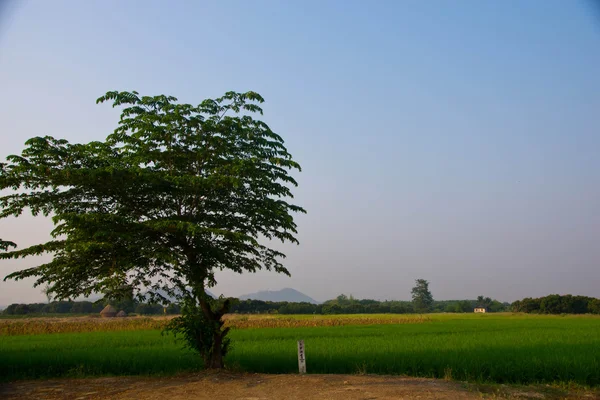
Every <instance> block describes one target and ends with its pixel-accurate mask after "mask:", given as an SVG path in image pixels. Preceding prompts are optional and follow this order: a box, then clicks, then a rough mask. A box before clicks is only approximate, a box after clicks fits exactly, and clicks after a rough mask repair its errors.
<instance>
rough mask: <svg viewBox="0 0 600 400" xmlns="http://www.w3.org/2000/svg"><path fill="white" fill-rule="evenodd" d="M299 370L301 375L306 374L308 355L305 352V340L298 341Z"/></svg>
mask: <svg viewBox="0 0 600 400" xmlns="http://www.w3.org/2000/svg"><path fill="white" fill-rule="evenodd" d="M298 370H299V371H300V373H301V374H305V373H306V354H305V352H304V340H298Z"/></svg>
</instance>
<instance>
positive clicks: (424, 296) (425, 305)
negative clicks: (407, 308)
mask: <svg viewBox="0 0 600 400" xmlns="http://www.w3.org/2000/svg"><path fill="white" fill-rule="evenodd" d="M415 282H416V284H415V286H414V287H413V288H412V290H411V293H412V300H413V306H414V310H415V312H419V313H423V312H429V311H431V309H432V306H433V296H432V295H431V292H430V291H429V282H427V281H426V280H425V279H417V280H416V281H415Z"/></svg>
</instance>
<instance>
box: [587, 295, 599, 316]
mask: <svg viewBox="0 0 600 400" xmlns="http://www.w3.org/2000/svg"><path fill="white" fill-rule="evenodd" d="M588 312H590V313H592V314H600V299H593V298H591V299H589V301H588Z"/></svg>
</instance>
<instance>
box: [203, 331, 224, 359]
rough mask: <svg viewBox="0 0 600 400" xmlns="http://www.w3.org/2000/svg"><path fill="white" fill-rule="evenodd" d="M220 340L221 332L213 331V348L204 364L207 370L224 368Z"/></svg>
mask: <svg viewBox="0 0 600 400" xmlns="http://www.w3.org/2000/svg"><path fill="white" fill-rule="evenodd" d="M221 346H222V340H221V330H220V329H219V331H215V332H214V333H213V348H212V354H211V357H210V360H208V363H207V364H206V368H209V369H222V368H223V367H224V364H223V352H222V351H221V350H222V348H221Z"/></svg>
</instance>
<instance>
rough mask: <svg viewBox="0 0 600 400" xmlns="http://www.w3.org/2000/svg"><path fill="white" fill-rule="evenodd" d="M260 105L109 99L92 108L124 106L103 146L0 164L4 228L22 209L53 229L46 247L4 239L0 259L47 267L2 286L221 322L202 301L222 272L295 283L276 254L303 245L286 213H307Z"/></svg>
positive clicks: (40, 144)
mask: <svg viewBox="0 0 600 400" xmlns="http://www.w3.org/2000/svg"><path fill="white" fill-rule="evenodd" d="M263 101H264V100H263V98H262V97H261V96H260V95H259V94H257V93H255V92H246V93H236V92H228V93H226V94H225V95H224V96H223V97H220V98H217V99H207V100H204V101H202V102H201V103H200V104H199V105H197V106H194V105H191V104H180V103H178V102H177V99H176V98H175V97H172V96H165V95H159V96H140V95H139V93H137V92H135V91H133V92H117V91H112V92H108V93H106V94H105V95H104V96H102V97H100V98H99V99H98V100H97V103H104V102H112V105H113V107H121V108H122V111H121V118H120V121H119V124H118V127H117V128H116V129H115V130H114V132H113V133H112V134H110V135H109V136H108V137H107V138H106V140H104V141H95V142H90V143H84V144H77V143H69V142H68V141H66V140H64V139H55V138H54V137H51V136H44V137H34V138H32V139H29V140H28V141H27V142H26V147H25V149H24V150H23V152H22V153H21V154H20V155H11V156H9V157H7V162H6V163H1V164H0V189H4V190H7V189H8V190H9V191H10V193H9V194H7V195H5V196H2V197H0V218H6V217H9V216H16V217H18V216H19V215H21V214H22V213H23V212H24V211H26V210H30V211H31V213H32V214H33V215H39V214H42V215H45V216H51V217H52V219H53V222H54V224H55V228H54V230H53V231H52V240H50V241H48V242H46V243H40V244H37V245H34V246H30V247H28V248H24V249H16V250H10V249H9V247H10V246H14V243H11V242H7V241H0V249H1V250H2V252H0V258H3V259H8V258H24V257H28V256H35V255H40V254H44V253H50V254H52V256H53V257H52V260H51V261H49V262H47V263H43V264H41V265H37V266H34V267H31V268H27V269H25V270H22V271H18V272H15V273H13V274H10V275H9V276H8V277H7V278H9V279H23V278H27V277H36V281H35V285H36V286H37V285H43V284H48V288H47V291H48V293H49V294H50V295H52V296H53V298H56V299H59V300H60V299H69V298H74V297H77V296H80V295H90V294H92V293H104V294H107V295H110V296H113V297H118V296H119V295H122V296H130V295H131V293H132V292H133V294H134V295H135V296H137V297H138V298H146V297H147V298H149V300H151V301H161V300H162V301H165V302H166V301H167V298H166V297H165V296H164V295H163V294H165V293H166V294H167V295H168V296H170V297H171V298H173V297H174V298H181V299H185V300H186V301H188V302H190V301H191V303H190V304H199V305H200V306H201V308H202V311H203V313H204V315H205V317H206V318H207V319H208V320H210V321H219V320H220V318H221V316H222V315H223V313H225V312H226V306H225V307H221V308H220V309H212V308H211V305H210V300H209V299H208V298H207V295H206V293H205V288H206V287H211V286H214V285H215V284H216V281H215V272H216V271H218V270H231V271H234V272H237V273H243V272H256V271H257V270H260V269H267V270H274V271H276V272H279V273H284V274H288V275H289V271H288V270H287V269H286V268H285V266H284V265H283V264H282V259H283V258H284V257H285V255H284V254H283V253H281V252H280V251H278V250H276V249H274V248H273V247H272V246H270V243H271V240H272V239H276V240H280V241H282V242H291V243H298V241H297V239H296V236H295V235H296V234H297V229H296V228H297V226H296V223H295V222H294V219H293V216H292V213H294V212H305V211H304V210H303V209H302V208H301V207H299V206H297V205H294V204H292V203H290V202H289V200H288V199H290V198H292V197H293V196H292V192H291V187H293V186H297V183H296V181H295V180H294V178H293V177H292V176H291V175H290V171H292V170H297V171H300V165H299V164H298V163H297V162H295V161H294V160H293V159H292V156H291V155H290V154H289V153H288V151H287V149H286V148H285V146H284V141H283V139H282V138H281V136H279V135H278V134H276V133H275V132H273V131H272V130H271V129H270V127H269V126H268V125H267V124H266V123H264V122H263V121H261V120H259V119H255V118H254V117H253V116H254V115H256V114H257V113H258V114H262V109H261V108H260V107H259V105H258V104H260V103H262V102H263ZM5 279H6V278H5ZM219 327H220V325H219ZM215 330H217V328H215ZM215 338H216V336H215Z"/></svg>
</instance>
